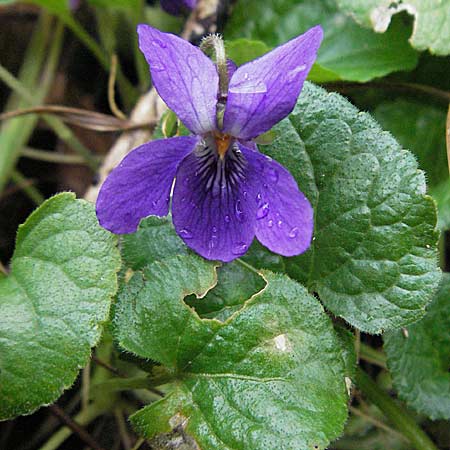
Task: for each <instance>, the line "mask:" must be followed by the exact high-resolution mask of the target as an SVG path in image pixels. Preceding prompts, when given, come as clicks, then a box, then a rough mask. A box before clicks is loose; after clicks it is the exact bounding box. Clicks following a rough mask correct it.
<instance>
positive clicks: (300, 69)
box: [286, 64, 306, 83]
mask: <svg viewBox="0 0 450 450" xmlns="http://www.w3.org/2000/svg"><path fill="white" fill-rule="evenodd" d="M305 69H306V66H305V65H304V64H303V65H301V66H297V67H296V68H295V69H292V70H290V71H289V72H288V73H287V75H286V79H287V81H288V83H291V82H292V81H294V80H295V78H296V77H297V74H298V73H300V72H303V71H304V70H305Z"/></svg>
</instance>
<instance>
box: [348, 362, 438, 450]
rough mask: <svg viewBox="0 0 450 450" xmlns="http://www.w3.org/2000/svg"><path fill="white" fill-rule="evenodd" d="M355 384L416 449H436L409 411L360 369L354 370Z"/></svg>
mask: <svg viewBox="0 0 450 450" xmlns="http://www.w3.org/2000/svg"><path fill="white" fill-rule="evenodd" d="M356 384H357V386H358V387H359V389H360V390H361V391H362V392H363V393H364V395H365V396H366V397H367V398H368V399H369V400H370V401H371V402H372V403H373V404H374V405H375V406H377V407H378V408H379V409H380V410H381V411H382V412H383V414H384V415H385V416H386V417H387V418H388V419H389V420H390V421H391V423H392V424H393V425H395V427H396V428H397V430H398V431H400V432H401V433H402V434H403V436H405V437H406V438H407V439H408V440H409V442H410V443H411V445H412V446H413V448H415V449H416V450H438V448H437V447H436V446H435V445H434V444H433V442H432V441H431V439H430V438H429V437H428V436H427V435H426V434H425V433H424V431H423V430H422V429H421V428H420V427H419V426H418V425H417V423H416V422H415V420H414V419H413V418H412V417H411V416H410V415H409V413H408V412H407V411H406V410H405V409H404V408H401V407H400V406H399V405H397V403H396V402H395V401H394V400H393V399H392V398H391V397H390V396H389V395H388V394H387V393H386V392H384V391H383V390H382V389H380V388H379V387H378V385H377V384H376V383H375V382H374V381H373V380H372V379H371V378H370V377H369V376H368V375H367V374H366V373H365V372H364V371H363V370H362V369H361V368H358V369H357V371H356Z"/></svg>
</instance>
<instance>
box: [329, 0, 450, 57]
mask: <svg viewBox="0 0 450 450" xmlns="http://www.w3.org/2000/svg"><path fill="white" fill-rule="evenodd" d="M337 3H338V5H339V7H340V8H341V9H342V10H343V11H346V12H348V13H350V14H352V16H353V17H356V19H357V20H359V21H360V22H361V23H363V24H364V25H366V26H369V27H372V28H373V29H374V30H375V31H377V32H379V33H384V32H385V31H386V30H388V27H389V24H390V22H391V18H392V16H393V15H394V14H397V13H399V12H401V11H406V12H407V13H408V14H411V15H412V16H414V20H415V23H414V27H413V34H412V36H411V45H412V46H413V47H415V48H417V49H418V50H427V49H429V50H430V51H431V52H432V53H435V54H437V55H448V54H449V53H450V39H449V36H450V21H449V20H448V18H449V17H450V0H337ZM388 31H389V30H388Z"/></svg>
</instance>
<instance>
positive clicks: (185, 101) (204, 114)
mask: <svg viewBox="0 0 450 450" xmlns="http://www.w3.org/2000/svg"><path fill="white" fill-rule="evenodd" d="M138 34H139V48H140V49H141V51H142V53H144V55H145V58H146V59H147V62H148V64H149V65H150V72H151V74H152V80H153V84H154V86H155V88H156V90H157V91H158V94H159V95H160V96H161V98H162V99H163V100H164V101H165V102H166V104H167V106H168V107H169V108H170V109H172V110H173V111H174V112H175V113H176V114H177V116H178V117H179V118H180V120H181V121H182V122H183V123H184V124H185V125H186V127H187V128H189V130H191V131H192V132H193V133H195V134H203V133H205V132H207V131H210V130H213V129H215V128H216V104H217V94H218V90H219V76H218V74H217V70H216V66H215V65H214V64H213V62H212V61H211V60H210V59H209V58H208V57H207V56H206V55H205V54H204V53H203V52H202V51H201V50H200V49H199V48H197V47H194V46H193V45H192V44H190V43H189V42H187V41H185V40H184V39H181V38H179V37H178V36H175V35H173V34H169V33H163V32H161V31H159V30H157V29H155V28H152V27H150V26H148V25H139V26H138Z"/></svg>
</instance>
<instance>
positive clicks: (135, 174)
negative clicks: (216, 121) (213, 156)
mask: <svg viewBox="0 0 450 450" xmlns="http://www.w3.org/2000/svg"><path fill="white" fill-rule="evenodd" d="M197 141H198V138H196V137H193V136H183V137H175V138H170V139H161V140H157V141H152V142H148V143H146V144H144V145H141V146H140V147H137V148H135V149H134V150H133V151H132V152H131V153H129V154H128V155H127V156H126V157H125V158H124V159H123V160H122V162H121V163H120V164H119V165H118V166H117V167H116V168H115V169H114V170H113V171H112V172H111V173H110V174H109V176H108V178H107V179H106V180H105V182H104V183H103V186H102V187H101V189H100V193H99V195H98V199H97V205H96V210H97V217H98V220H99V222H100V225H101V226H102V227H104V228H106V229H107V230H109V231H112V232H113V233H116V234H122V233H132V232H134V231H136V229H137V226H138V225H139V222H140V220H141V219H142V218H143V217H147V216H149V215H155V216H165V215H167V213H168V211H169V196H170V189H171V187H172V184H173V179H174V178H175V173H176V170H177V167H178V164H179V162H180V161H181V160H182V159H183V158H184V157H185V156H186V155H187V154H188V153H189V152H191V151H192V150H193V148H194V147H195V145H196V143H197Z"/></svg>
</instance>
